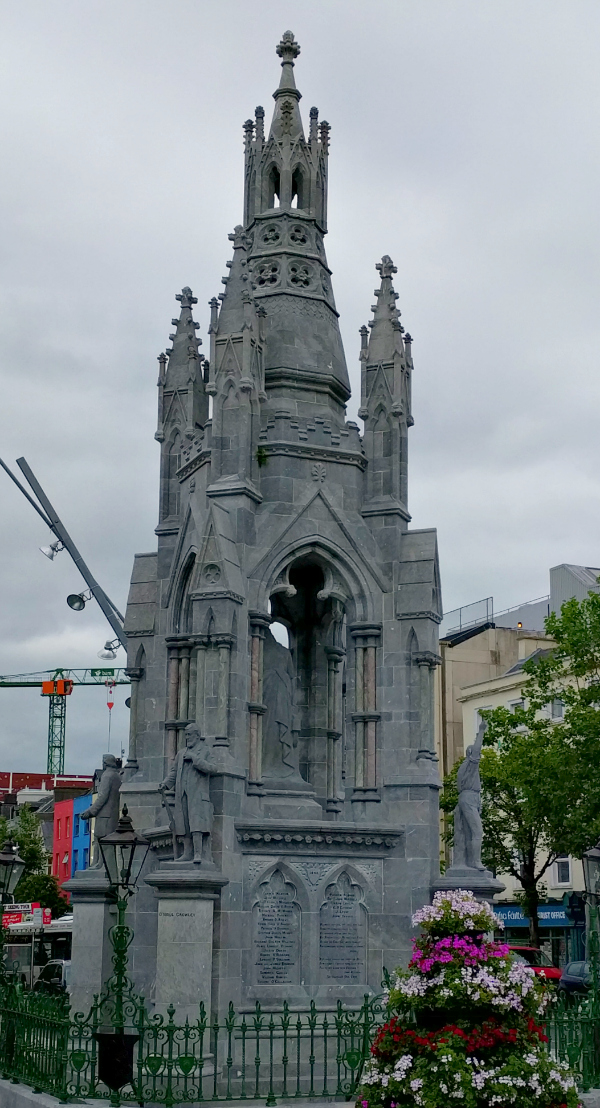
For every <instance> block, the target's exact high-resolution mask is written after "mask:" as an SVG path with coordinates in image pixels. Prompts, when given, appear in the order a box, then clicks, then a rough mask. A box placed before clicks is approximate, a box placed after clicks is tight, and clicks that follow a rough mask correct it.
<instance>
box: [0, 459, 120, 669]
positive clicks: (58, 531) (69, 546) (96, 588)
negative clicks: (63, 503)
mask: <svg viewBox="0 0 600 1108" xmlns="http://www.w3.org/2000/svg"><path fill="white" fill-rule="evenodd" d="M17 465H18V467H19V469H20V470H21V473H23V475H24V476H25V478H26V480H27V481H28V482H29V484H30V485H31V488H32V489H33V491H34V493H35V495H36V496H37V498H38V500H39V502H40V504H41V505H42V508H43V509H44V511H45V512H46V514H47V516H48V520H49V521H50V527H51V529H52V531H53V532H54V534H55V535H56V536H57V538H59V539H60V541H61V542H62V544H63V546H64V548H65V550H68V552H69V554H70V555H71V557H72V559H73V561H74V562H75V565H76V566H77V569H78V570H79V572H80V574H81V576H82V577H83V579H84V581H85V583H86V585H87V586H88V588H89V589H90V590H91V592H92V594H93V596H94V597H95V599H96V600H97V601H98V604H99V605H100V608H101V609H102V611H103V613H104V615H105V616H106V619H107V620H108V622H109V623H110V626H111V627H112V629H113V631H114V633H115V635H116V636H117V638H118V640H119V642H120V643H121V646H123V647H124V648H125V650H126V649H127V636H126V634H125V632H124V630H123V623H124V620H123V616H122V615H121V613H120V611H119V609H118V608H116V607H115V605H114V604H113V602H112V600H110V599H109V597H108V596H107V595H106V593H105V592H104V589H102V588H101V587H100V585H99V584H98V582H97V581H96V579H95V578H94V577H93V576H92V574H91V572H90V570H89V569H88V567H87V565H86V563H85V562H84V560H83V558H82V556H81V554H80V553H79V551H78V549H77V547H76V546H75V543H74V542H73V539H72V538H71V536H70V535H69V532H68V531H67V530H66V528H65V526H64V524H63V523H62V522H61V520H60V519H59V517H58V515H57V513H56V510H55V509H54V507H53V506H52V504H51V503H50V501H49V500H48V497H47V496H46V493H45V492H44V490H43V488H42V486H41V485H40V483H39V481H38V480H37V478H36V477H35V475H34V474H33V473H32V471H31V469H30V468H29V466H28V465H27V462H26V461H25V458H17ZM3 468H4V469H6V468H7V467H6V466H5V465H4V463H3ZM11 476H12V474H11ZM13 480H14V478H13ZM16 483H17V484H19V482H18V481H17V482H16ZM19 488H21V486H20V484H19ZM22 491H24V490H23V489H22ZM25 495H27V494H25ZM27 499H28V500H29V501H30V502H31V503H33V501H32V500H31V497H30V496H28V495H27ZM34 507H35V504H34ZM37 511H38V512H39V509H37ZM39 514H40V515H42V513H41V512H39Z"/></svg>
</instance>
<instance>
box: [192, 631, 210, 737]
mask: <svg viewBox="0 0 600 1108" xmlns="http://www.w3.org/2000/svg"><path fill="white" fill-rule="evenodd" d="M196 648H197V649H196V712H195V717H194V718H195V720H196V723H197V724H198V727H199V728H200V732H201V734H202V735H205V734H206V716H205V711H204V696H205V673H206V651H207V648H208V639H207V638H205V637H203V638H196Z"/></svg>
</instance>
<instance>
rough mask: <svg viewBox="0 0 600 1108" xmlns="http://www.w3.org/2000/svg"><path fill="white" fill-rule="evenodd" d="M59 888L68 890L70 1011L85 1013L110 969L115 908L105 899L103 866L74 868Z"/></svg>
mask: <svg viewBox="0 0 600 1108" xmlns="http://www.w3.org/2000/svg"><path fill="white" fill-rule="evenodd" d="M63 888H64V889H65V890H66V891H67V892H70V893H71V903H72V906H73V947H72V952H71V985H70V988H69V993H70V998H71V1010H72V1011H73V1012H86V1013H87V1012H88V1011H89V1009H90V1007H91V1005H92V1002H93V999H94V994H95V993H99V992H100V991H101V989H102V986H103V984H104V982H105V981H106V979H107V977H109V975H110V973H111V972H112V967H111V955H112V947H111V945H110V942H109V940H108V932H109V929H110V928H111V927H112V926H113V924H115V923H116V922H117V916H116V907H115V905H114V903H113V902H111V900H110V899H107V894H108V888H109V886H108V881H107V879H106V876H105V873H104V867H103V866H102V867H90V868H89V869H86V870H77V871H76V872H75V875H74V876H73V877H72V878H71V879H70V880H69V881H65V882H64V884H63Z"/></svg>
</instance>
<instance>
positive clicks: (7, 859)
mask: <svg viewBox="0 0 600 1108" xmlns="http://www.w3.org/2000/svg"><path fill="white" fill-rule="evenodd" d="M25 866H26V862H24V861H23V859H22V858H20V857H19V852H18V848H17V845H16V843H13V841H12V839H9V840H8V842H6V843H5V844H4V846H3V847H2V850H0V898H1V900H2V903H3V904H4V903H6V902H7V901H8V898H9V897H12V895H13V893H14V891H15V889H16V887H17V885H18V883H19V878H20V877H21V874H22V873H23V870H24V869H25Z"/></svg>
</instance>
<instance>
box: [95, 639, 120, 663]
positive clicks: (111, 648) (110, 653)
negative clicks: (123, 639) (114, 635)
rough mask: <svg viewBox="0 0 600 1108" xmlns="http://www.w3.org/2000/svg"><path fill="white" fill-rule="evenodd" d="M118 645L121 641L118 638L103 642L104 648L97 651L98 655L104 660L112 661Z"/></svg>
mask: <svg viewBox="0 0 600 1108" xmlns="http://www.w3.org/2000/svg"><path fill="white" fill-rule="evenodd" d="M120 645H121V643H120V642H119V640H118V639H113V641H112V642H105V643H104V649H103V650H99V651H98V657H99V658H102V660H103V661H105V662H114V660H115V658H116V656H117V650H118V649H119V647H120Z"/></svg>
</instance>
